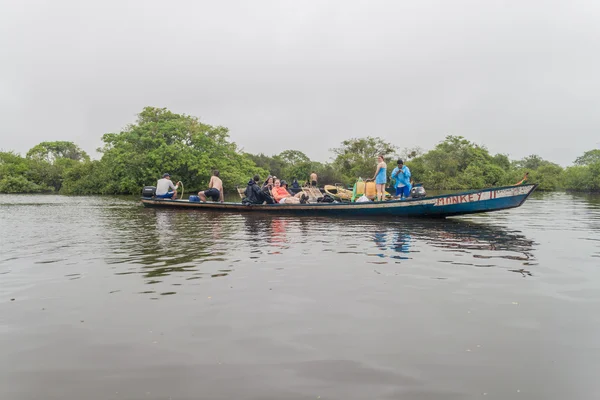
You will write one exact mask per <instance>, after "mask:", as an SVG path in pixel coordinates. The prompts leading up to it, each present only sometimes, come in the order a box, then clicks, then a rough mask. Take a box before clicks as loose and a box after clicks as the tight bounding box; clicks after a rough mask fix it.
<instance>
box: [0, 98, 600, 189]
mask: <svg viewBox="0 0 600 400" xmlns="http://www.w3.org/2000/svg"><path fill="white" fill-rule="evenodd" d="M102 142H103V146H102V147H101V148H100V149H98V151H99V153H101V154H102V157H101V158H100V159H99V160H92V159H90V157H89V156H88V155H87V154H86V152H85V151H83V150H82V149H80V148H79V147H78V146H77V145H76V144H74V143H72V142H66V141H55V142H42V143H40V144H38V145H37V146H35V147H33V148H32V149H31V150H29V151H28V152H27V154H26V155H25V156H21V155H19V154H16V153H14V152H11V151H4V152H0V193H45V192H54V193H62V194H77V195H86V194H138V193H140V191H141V188H142V187H143V186H145V185H151V184H154V183H155V182H156V179H157V178H158V177H159V176H161V175H162V173H163V172H165V171H166V172H169V173H170V174H171V176H172V177H173V180H175V181H179V180H181V181H182V182H184V184H185V187H186V189H187V190H191V191H197V190H200V189H202V188H205V187H206V185H207V183H208V181H209V179H210V176H211V173H212V171H213V170H214V169H218V170H219V171H220V174H221V178H222V179H223V182H224V185H225V189H226V190H233V189H234V188H235V187H236V186H238V185H244V184H245V182H247V181H248V179H249V178H250V177H252V176H253V175H255V174H258V175H259V176H261V177H266V176H267V175H276V176H278V177H283V178H284V179H288V180H292V179H294V178H295V179H298V181H299V182H300V183H303V182H304V181H306V180H308V177H309V175H310V173H311V172H312V171H315V172H316V173H317V174H318V175H319V183H320V184H334V183H342V184H344V185H351V184H353V183H354V182H355V181H356V179H357V178H359V177H361V178H363V179H368V178H372V177H373V174H374V171H375V164H376V157H377V155H379V154H382V155H384V157H385V158H386V160H387V162H388V169H389V171H391V170H392V169H393V168H394V167H395V164H396V159H397V158H402V159H403V160H404V161H405V164H406V165H407V166H408V167H409V168H410V169H411V172H412V175H413V179H414V180H415V182H420V183H423V185H424V186H425V187H426V188H427V189H439V190H462V189H479V188H485V187H491V186H503V185H511V184H514V183H516V182H518V181H519V180H521V179H522V177H523V176H524V174H525V173H526V172H528V173H529V181H530V182H534V183H538V184H539V185H540V186H539V189H540V190H549V191H550V190H571V191H585V192H597V191H600V150H599V149H594V150H590V151H587V152H585V153H584V154H583V155H582V156H581V157H578V158H577V159H576V160H574V162H573V165H572V166H569V167H567V168H563V167H561V166H560V165H558V164H556V163H552V162H550V161H548V160H544V159H542V158H541V157H539V156H537V155H531V156H528V157H525V158H523V159H522V160H510V159H509V158H508V156H506V155H504V154H495V155H492V154H491V153H490V152H489V151H488V149H487V148H485V147H484V146H480V145H478V144H475V143H473V142H470V141H468V140H467V139H465V138H463V137H460V136H447V137H446V138H445V139H444V140H443V141H442V142H441V143H439V144H438V145H436V146H435V148H433V149H432V150H429V151H427V152H425V151H423V150H422V149H420V148H414V149H399V148H397V147H396V146H394V145H392V144H391V143H388V142H386V141H384V140H383V139H381V138H378V137H366V138H354V139H348V140H345V141H343V142H342V143H341V144H340V147H338V148H334V149H331V152H332V154H333V157H332V161H331V162H326V163H322V162H318V161H313V160H310V158H309V157H307V156H306V155H305V154H304V153H303V152H301V151H298V150H286V151H283V152H282V153H280V154H277V155H265V154H250V153H247V152H244V151H241V150H240V149H239V148H238V147H237V145H236V144H235V143H233V142H232V141H231V140H230V139H229V135H228V129H227V128H225V127H222V126H211V125H208V124H205V123H202V122H200V121H199V120H198V119H197V118H195V117H193V116H189V115H185V114H183V115H182V114H175V113H173V112H171V111H169V110H167V109H165V108H153V107H146V108H144V109H143V110H142V112H141V113H140V114H138V118H137V121H136V123H134V124H131V125H129V126H127V127H126V128H125V129H123V130H122V131H121V132H118V133H107V134H105V135H103V136H102Z"/></svg>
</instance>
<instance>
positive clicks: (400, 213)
mask: <svg viewBox="0 0 600 400" xmlns="http://www.w3.org/2000/svg"><path fill="white" fill-rule="evenodd" d="M536 187H537V185H521V186H506V187H498V188H489V189H482V190H473V191H468V192H462V193H453V194H447V195H441V196H432V197H425V198H421V199H408V200H391V201H381V202H368V203H316V204H261V205H243V204H241V203H212V202H206V203H199V202H190V201H188V200H169V199H154V198H142V203H143V204H144V206H145V207H162V208H188V209H195V210H206V211H209V210H213V211H229V212H266V213H276V214H293V215H322V216H328V215H335V216H394V217H428V218H443V217H451V216H457V215H466V214H474V213H482V212H490V211H498V210H506V209H510V208H515V207H519V206H520V205H522V204H523V203H524V202H525V200H527V197H529V195H531V193H533V191H534V190H535V188H536Z"/></svg>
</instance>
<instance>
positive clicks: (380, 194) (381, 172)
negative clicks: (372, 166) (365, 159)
mask: <svg viewBox="0 0 600 400" xmlns="http://www.w3.org/2000/svg"><path fill="white" fill-rule="evenodd" d="M386 169H387V164H386V163H385V160H384V159H383V155H379V156H378V157H377V170H376V171H375V176H374V177H373V180H374V181H375V187H376V188H377V201H382V200H383V198H384V195H385V183H386V181H387V173H386V172H385V171H386Z"/></svg>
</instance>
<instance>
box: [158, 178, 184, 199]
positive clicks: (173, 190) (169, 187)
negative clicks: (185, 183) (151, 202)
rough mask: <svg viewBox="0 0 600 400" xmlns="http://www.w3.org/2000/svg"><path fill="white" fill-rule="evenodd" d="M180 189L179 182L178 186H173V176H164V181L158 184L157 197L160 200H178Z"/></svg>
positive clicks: (159, 181) (161, 180)
mask: <svg viewBox="0 0 600 400" xmlns="http://www.w3.org/2000/svg"><path fill="white" fill-rule="evenodd" d="M178 188H179V182H178V183H177V185H173V182H171V175H170V174H169V173H165V174H163V177H162V179H159V180H158V182H156V195H155V197H158V198H159V199H173V200H175V199H176V198H177V189H178Z"/></svg>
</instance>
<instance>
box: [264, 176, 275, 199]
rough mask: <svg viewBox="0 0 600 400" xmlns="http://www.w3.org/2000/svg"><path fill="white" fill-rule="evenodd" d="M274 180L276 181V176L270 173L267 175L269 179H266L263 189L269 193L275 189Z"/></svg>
mask: <svg viewBox="0 0 600 400" xmlns="http://www.w3.org/2000/svg"><path fill="white" fill-rule="evenodd" d="M273 182H274V178H273V177H272V176H271V175H269V176H268V177H267V179H266V180H265V183H263V185H262V190H263V191H265V192H268V193H269V194H270V193H271V190H273V186H274V185H273Z"/></svg>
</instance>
